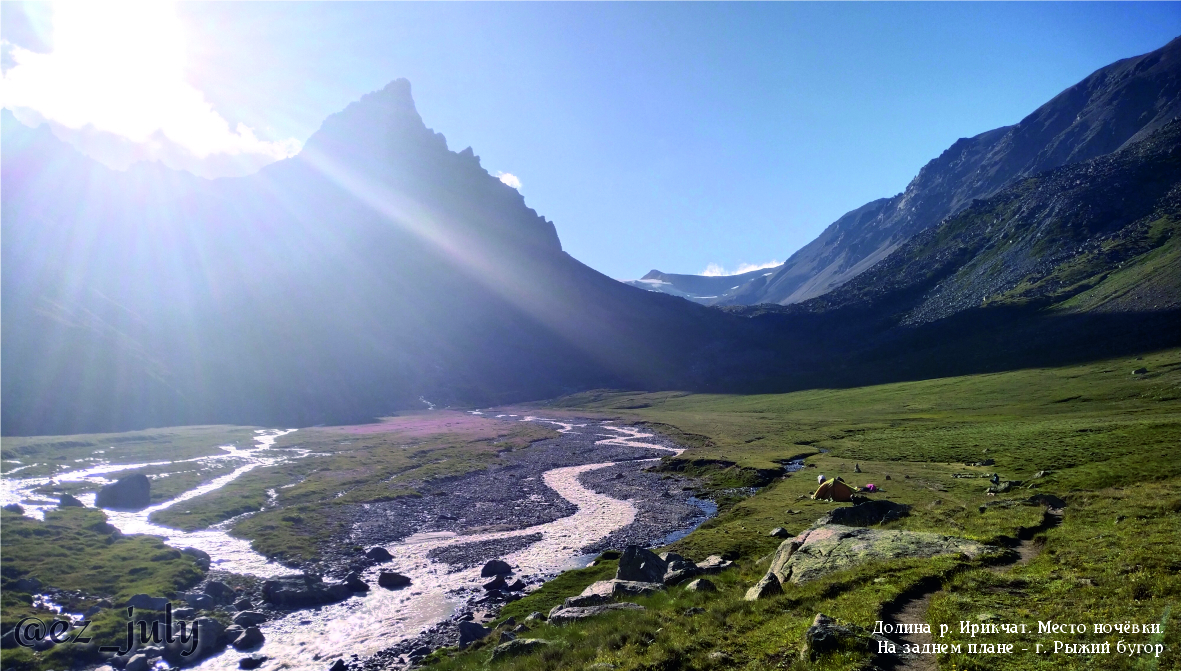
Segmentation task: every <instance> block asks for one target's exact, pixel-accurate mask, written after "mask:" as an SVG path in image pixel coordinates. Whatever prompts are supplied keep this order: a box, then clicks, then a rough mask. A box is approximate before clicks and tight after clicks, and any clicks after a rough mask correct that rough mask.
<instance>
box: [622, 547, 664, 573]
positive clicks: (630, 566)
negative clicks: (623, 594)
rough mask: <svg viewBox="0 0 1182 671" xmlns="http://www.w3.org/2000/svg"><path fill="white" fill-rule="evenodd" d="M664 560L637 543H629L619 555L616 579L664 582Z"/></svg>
mask: <svg viewBox="0 0 1182 671" xmlns="http://www.w3.org/2000/svg"><path fill="white" fill-rule="evenodd" d="M667 568H668V564H666V562H665V560H663V559H661V558H660V557H658V556H657V555H655V554H653V553H652V552H649V551H648V550H645V549H644V548H642V547H640V546H639V545H629V546H628V547H627V548H625V549H624V553H623V554H621V555H620V566H619V568H618V569H616V579H617V580H630V581H635V582H664V580H665V570H666V569H667Z"/></svg>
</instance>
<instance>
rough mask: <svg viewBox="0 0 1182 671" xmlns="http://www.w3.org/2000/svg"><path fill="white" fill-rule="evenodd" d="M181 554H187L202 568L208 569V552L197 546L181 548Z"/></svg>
mask: <svg viewBox="0 0 1182 671" xmlns="http://www.w3.org/2000/svg"><path fill="white" fill-rule="evenodd" d="M181 554H183V555H188V556H190V557H192V558H194V559H196V560H197V565H198V566H200V567H201V569H202V570H209V563H210V561H211V559H210V556H209V553H208V552H206V551H204V550H198V549H197V548H181Z"/></svg>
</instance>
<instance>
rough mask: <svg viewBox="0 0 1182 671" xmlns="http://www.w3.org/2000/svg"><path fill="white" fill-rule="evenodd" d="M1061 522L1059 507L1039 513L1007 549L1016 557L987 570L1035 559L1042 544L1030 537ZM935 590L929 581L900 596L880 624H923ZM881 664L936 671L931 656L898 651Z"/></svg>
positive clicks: (897, 670)
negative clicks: (1035, 522)
mask: <svg viewBox="0 0 1182 671" xmlns="http://www.w3.org/2000/svg"><path fill="white" fill-rule="evenodd" d="M1062 521H1063V509H1062V508H1048V509H1047V510H1046V512H1045V513H1043V521H1042V524H1040V525H1038V526H1037V527H1033V528H1028V529H1023V530H1022V531H1021V532H1020V533H1019V534H1018V544H1017V545H1016V546H1015V547H1013V548H1011V549H1013V550H1014V551H1015V552H1016V553H1017V556H1016V557H1012V558H1011V559H1010V561H1007V562H1004V563H1001V564H995V565H994V566H991V567H989V570H991V571H993V572H995V573H1002V572H1005V571H1008V570H1010V569H1011V568H1013V567H1014V566H1021V565H1024V564H1027V563H1029V562H1030V560H1032V559H1034V558H1035V557H1037V556H1038V553H1039V552H1041V551H1042V545H1041V544H1036V543H1035V542H1034V536H1035V535H1036V534H1038V533H1039V532H1042V531H1046V530H1047V529H1050V528H1052V527H1056V526H1058V525H1059V523H1061V522H1062ZM939 591H940V585H939V583H938V582H933V583H932V584H931V585H928V586H923V587H921V588H920V589H919V590H918V591H916V592H914V593H913V594H911V595H906V596H904V597H903V599H902V601H900V602H898V603H897V604H896V605H895V606H894V607H893V608H890V609H888V610H887V611H886V612H884V613H883V622H884V623H886V624H890V625H898V624H904V623H906V624H918V623H923V622H927V614H928V607H929V606H930V605H931V603H932V597H933V596H935V594H936V593H937V592H939ZM892 640H894V641H895V644H896V645H897V646H899V650H902V649H903V646H904V645H907V646H917V645H918V646H921V647H922V646H923V645H925V644H928V643H932V642H933V641H932V635H931V634H925V633H921V632H916V633H907V634H894V635H893V637H892ZM884 661H885V662H886V664H885V665H884V666H885V668H887V669H890V670H891V671H936V669H937V668H939V667H938V666H937V664H936V656H935V655H923V654H914V653H908V654H903V653H902V652H900V653H898V654H897V655H895V656H893V657H888V658H886V659H885V660H884Z"/></svg>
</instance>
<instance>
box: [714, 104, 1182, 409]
mask: <svg viewBox="0 0 1182 671" xmlns="http://www.w3.org/2000/svg"><path fill="white" fill-rule="evenodd" d="M1180 142H1182V138H1180V135H1179V122H1178V120H1174V121H1173V122H1171V123H1170V124H1168V125H1166V126H1165V127H1163V128H1160V129H1158V130H1157V131H1155V132H1154V133H1152V134H1151V135H1149V136H1148V137H1145V138H1144V139H1142V140H1139V141H1137V142H1136V143H1133V144H1132V145H1129V146H1127V147H1125V148H1124V149H1121V150H1120V151H1117V152H1114V153H1112V154H1109V155H1105V156H1101V157H1098V158H1094V159H1091V160H1089V161H1085V162H1083V163H1077V164H1073V165H1068V166H1063V167H1061V168H1057V169H1055V170H1050V171H1047V172H1044V173H1041V174H1038V175H1035V176H1033V177H1029V178H1027V179H1024V180H1021V181H1019V182H1017V183H1015V184H1014V185H1012V186H1010V187H1008V188H1006V189H1004V190H1002V191H1001V192H999V193H998V194H996V195H994V196H993V197H991V198H988V199H985V200H977V201H974V202H973V203H972V204H970V206H969V207H967V208H966V209H964V210H963V211H961V212H960V213H959V214H957V215H955V216H952V217H949V218H948V219H946V220H944V221H943V222H942V223H941V224H940V225H939V226H936V227H934V228H931V229H928V230H926V231H923V232H922V233H920V234H918V235H916V236H914V237H913V238H911V239H910V240H908V241H907V242H906V243H904V244H903V245H901V246H900V247H899V248H898V249H897V250H895V252H894V253H892V254H891V255H890V256H888V257H887V258H886V259H884V260H882V261H880V262H879V263H878V264H876V265H875V266H873V267H872V268H871V269H870V270H868V271H867V272H865V273H863V274H861V275H859V276H858V277H856V278H854V279H853V280H851V281H850V282H847V283H845V284H844V285H842V286H841V287H838V288H837V289H835V290H833V291H831V292H829V293H827V294H825V295H823V296H819V297H817V298H814V299H811V300H808V301H804V302H803V303H798V304H794V305H788V306H774V305H763V306H752V307H735V308H727V310H728V311H730V312H732V313H735V314H745V315H747V316H749V317H751V318H753V319H756V320H763V321H765V322H775V323H779V324H781V327H782V328H793V329H797V330H800V331H801V332H808V333H812V334H814V335H815V338H816V339H815V340H814V341H812V342H811V344H812V345H813V346H814V347H816V348H818V349H820V348H827V349H828V350H829V351H830V352H831V353H833V355H834V356H833V357H831V358H830V359H829V361H830V362H831V363H832V364H833V365H831V366H830V367H829V368H827V369H825V370H824V374H825V376H827V378H828V383H829V384H830V385H836V386H841V385H842V383H843V381H845V380H849V381H851V382H852V381H853V380H866V379H877V380H880V381H885V380H890V379H897V378H898V377H899V376H901V375H902V376H910V377H912V378H916V377H926V376H931V375H948V374H952V373H956V372H968V371H981V370H1002V369H1008V368H1015V367H1022V366H1029V365H1044V364H1046V363H1047V362H1050V361H1074V360H1084V359H1089V358H1095V357H1098V356H1102V355H1103V353H1104V352H1108V351H1118V350H1122V349H1123V350H1124V351H1129V349H1128V348H1129V347H1133V348H1134V349H1136V350H1137V351H1153V350H1155V349H1161V348H1164V347H1173V346H1177V344H1178V340H1179V332H1178V328H1177V321H1178V311H1179V307H1180V305H1179V304H1180V290H1179V276H1180V274H1182V268H1180V266H1179V237H1180V236H1179V208H1180V206H1182V205H1180V202H1179V182H1180V179H1182V174H1180V172H1179V161H1180V158H1182V156H1180V154H1179V144H1180ZM1122 343H1123V344H1122ZM839 353H840V354H839ZM818 372H820V371H819V370H818ZM798 374H802V371H798Z"/></svg>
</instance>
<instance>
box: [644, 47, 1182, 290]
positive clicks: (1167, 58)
mask: <svg viewBox="0 0 1182 671" xmlns="http://www.w3.org/2000/svg"><path fill="white" fill-rule="evenodd" d="M1178 114H1179V40H1178V39H1174V40H1172V41H1171V42H1170V43H1169V44H1167V45H1165V46H1164V47H1162V48H1160V49H1158V50H1156V51H1153V52H1150V53H1148V54H1145V55H1142V56H1138V57H1135V58H1127V59H1124V60H1121V61H1117V62H1116V63H1113V64H1112V65H1109V66H1107V67H1104V68H1101V69H1099V70H1097V71H1096V72H1094V73H1092V74H1091V75H1090V76H1089V77H1087V78H1086V79H1084V80H1083V81H1081V82H1080V83H1078V84H1076V85H1074V86H1072V87H1071V88H1069V89H1067V90H1066V91H1063V92H1062V93H1060V94H1059V95H1057V96H1055V97H1054V98H1053V99H1051V100H1050V101H1049V102H1047V103H1046V104H1045V105H1043V106H1042V107H1039V108H1038V109H1037V110H1035V111H1034V112H1033V113H1032V114H1030V115H1029V116H1027V117H1026V118H1025V119H1023V120H1022V121H1020V122H1019V123H1017V124H1015V125H1013V126H1005V127H1002V128H996V129H994V130H991V131H988V132H985V133H981V134H980V135H977V136H976V137H972V138H962V139H960V140H957V141H956V143H954V144H953V145H952V146H951V147H949V148H948V149H947V150H945V151H944V153H942V154H941V155H940V156H939V157H937V158H936V159H934V160H932V161H931V162H929V163H928V164H927V165H925V166H924V167H923V169H922V170H920V171H919V174H918V175H916V177H915V179H913V180H912V181H911V183H910V184H909V185H907V189H906V190H904V191H903V193H901V194H899V195H897V196H894V197H892V198H882V199H879V200H875V201H873V202H870V203H867V204H865V205H863V206H862V207H859V208H857V209H855V210H853V211H851V212H849V213H847V214H845V215H844V216H842V217H841V218H840V219H838V220H837V221H835V222H834V223H833V224H831V225H830V226H829V227H828V228H826V229H825V231H824V232H822V233H821V235H819V236H818V237H817V239H816V240H813V241H812V242H810V243H809V244H807V245H805V246H804V247H802V248H801V249H800V250H799V251H797V252H796V253H795V254H793V255H792V256H791V257H789V259H788V260H787V261H785V262H784V265H783V266H781V267H780V268H778V269H776V271H775V273H774V274H772V275H769V276H762V275H761V276H759V277H755V278H752V279H751V280H750V281H748V282H747V283H745V284H744V285H742V286H740V287H738V288H737V289H732V290H729V291H727V292H726V293H725V294H724V295H723V296H722V297H721V298H718V299H715V300H714V301H712V303H713V304H718V305H754V304H757V303H779V304H781V305H787V304H789V303H797V302H800V301H803V300H807V299H809V298H812V297H814V296H819V295H821V294H824V293H825V292H827V291H830V290H832V289H833V288H834V287H837V286H840V285H841V284H842V283H844V282H848V281H849V280H850V279H851V278H853V277H856V276H857V275H858V274H860V273H862V272H865V271H866V270H867V269H869V268H870V267H872V266H873V265H874V264H875V263H878V262H879V261H880V260H882V259H884V258H886V257H887V256H888V255H889V254H890V253H891V252H892V251H894V250H895V249H896V248H898V247H899V245H901V244H903V243H904V242H906V241H907V240H908V239H909V238H910V237H911V236H913V235H915V234H916V233H919V232H920V231H922V230H924V229H927V228H930V227H931V226H935V225H936V224H938V223H940V221H941V220H943V219H944V218H945V217H947V216H949V215H951V214H955V213H956V212H959V211H960V210H962V209H964V208H965V207H967V206H968V205H969V203H971V202H972V201H973V200H974V199H979V198H986V197H988V196H991V195H993V194H994V193H997V192H998V191H999V190H1000V189H1002V188H1004V187H1005V186H1007V185H1009V184H1011V183H1013V182H1014V180H1017V179H1021V178H1023V177H1027V176H1030V175H1034V174H1037V173H1039V172H1043V171H1045V170H1049V169H1052V168H1056V167H1058V166H1061V165H1067V164H1070V163H1078V162H1080V161H1084V160H1087V159H1089V158H1093V157H1096V156H1101V155H1103V154H1108V153H1110V152H1113V151H1116V150H1117V149H1119V148H1121V147H1122V146H1126V145H1128V144H1130V143H1132V142H1136V141H1137V140H1139V139H1141V138H1144V137H1146V136H1147V135H1148V134H1149V133H1152V132H1153V131H1154V130H1157V129H1158V128H1161V127H1162V126H1163V125H1165V124H1166V123H1168V122H1170V121H1171V120H1173V119H1175V118H1177V117H1178ZM654 288H657V289H659V288H660V287H654Z"/></svg>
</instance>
